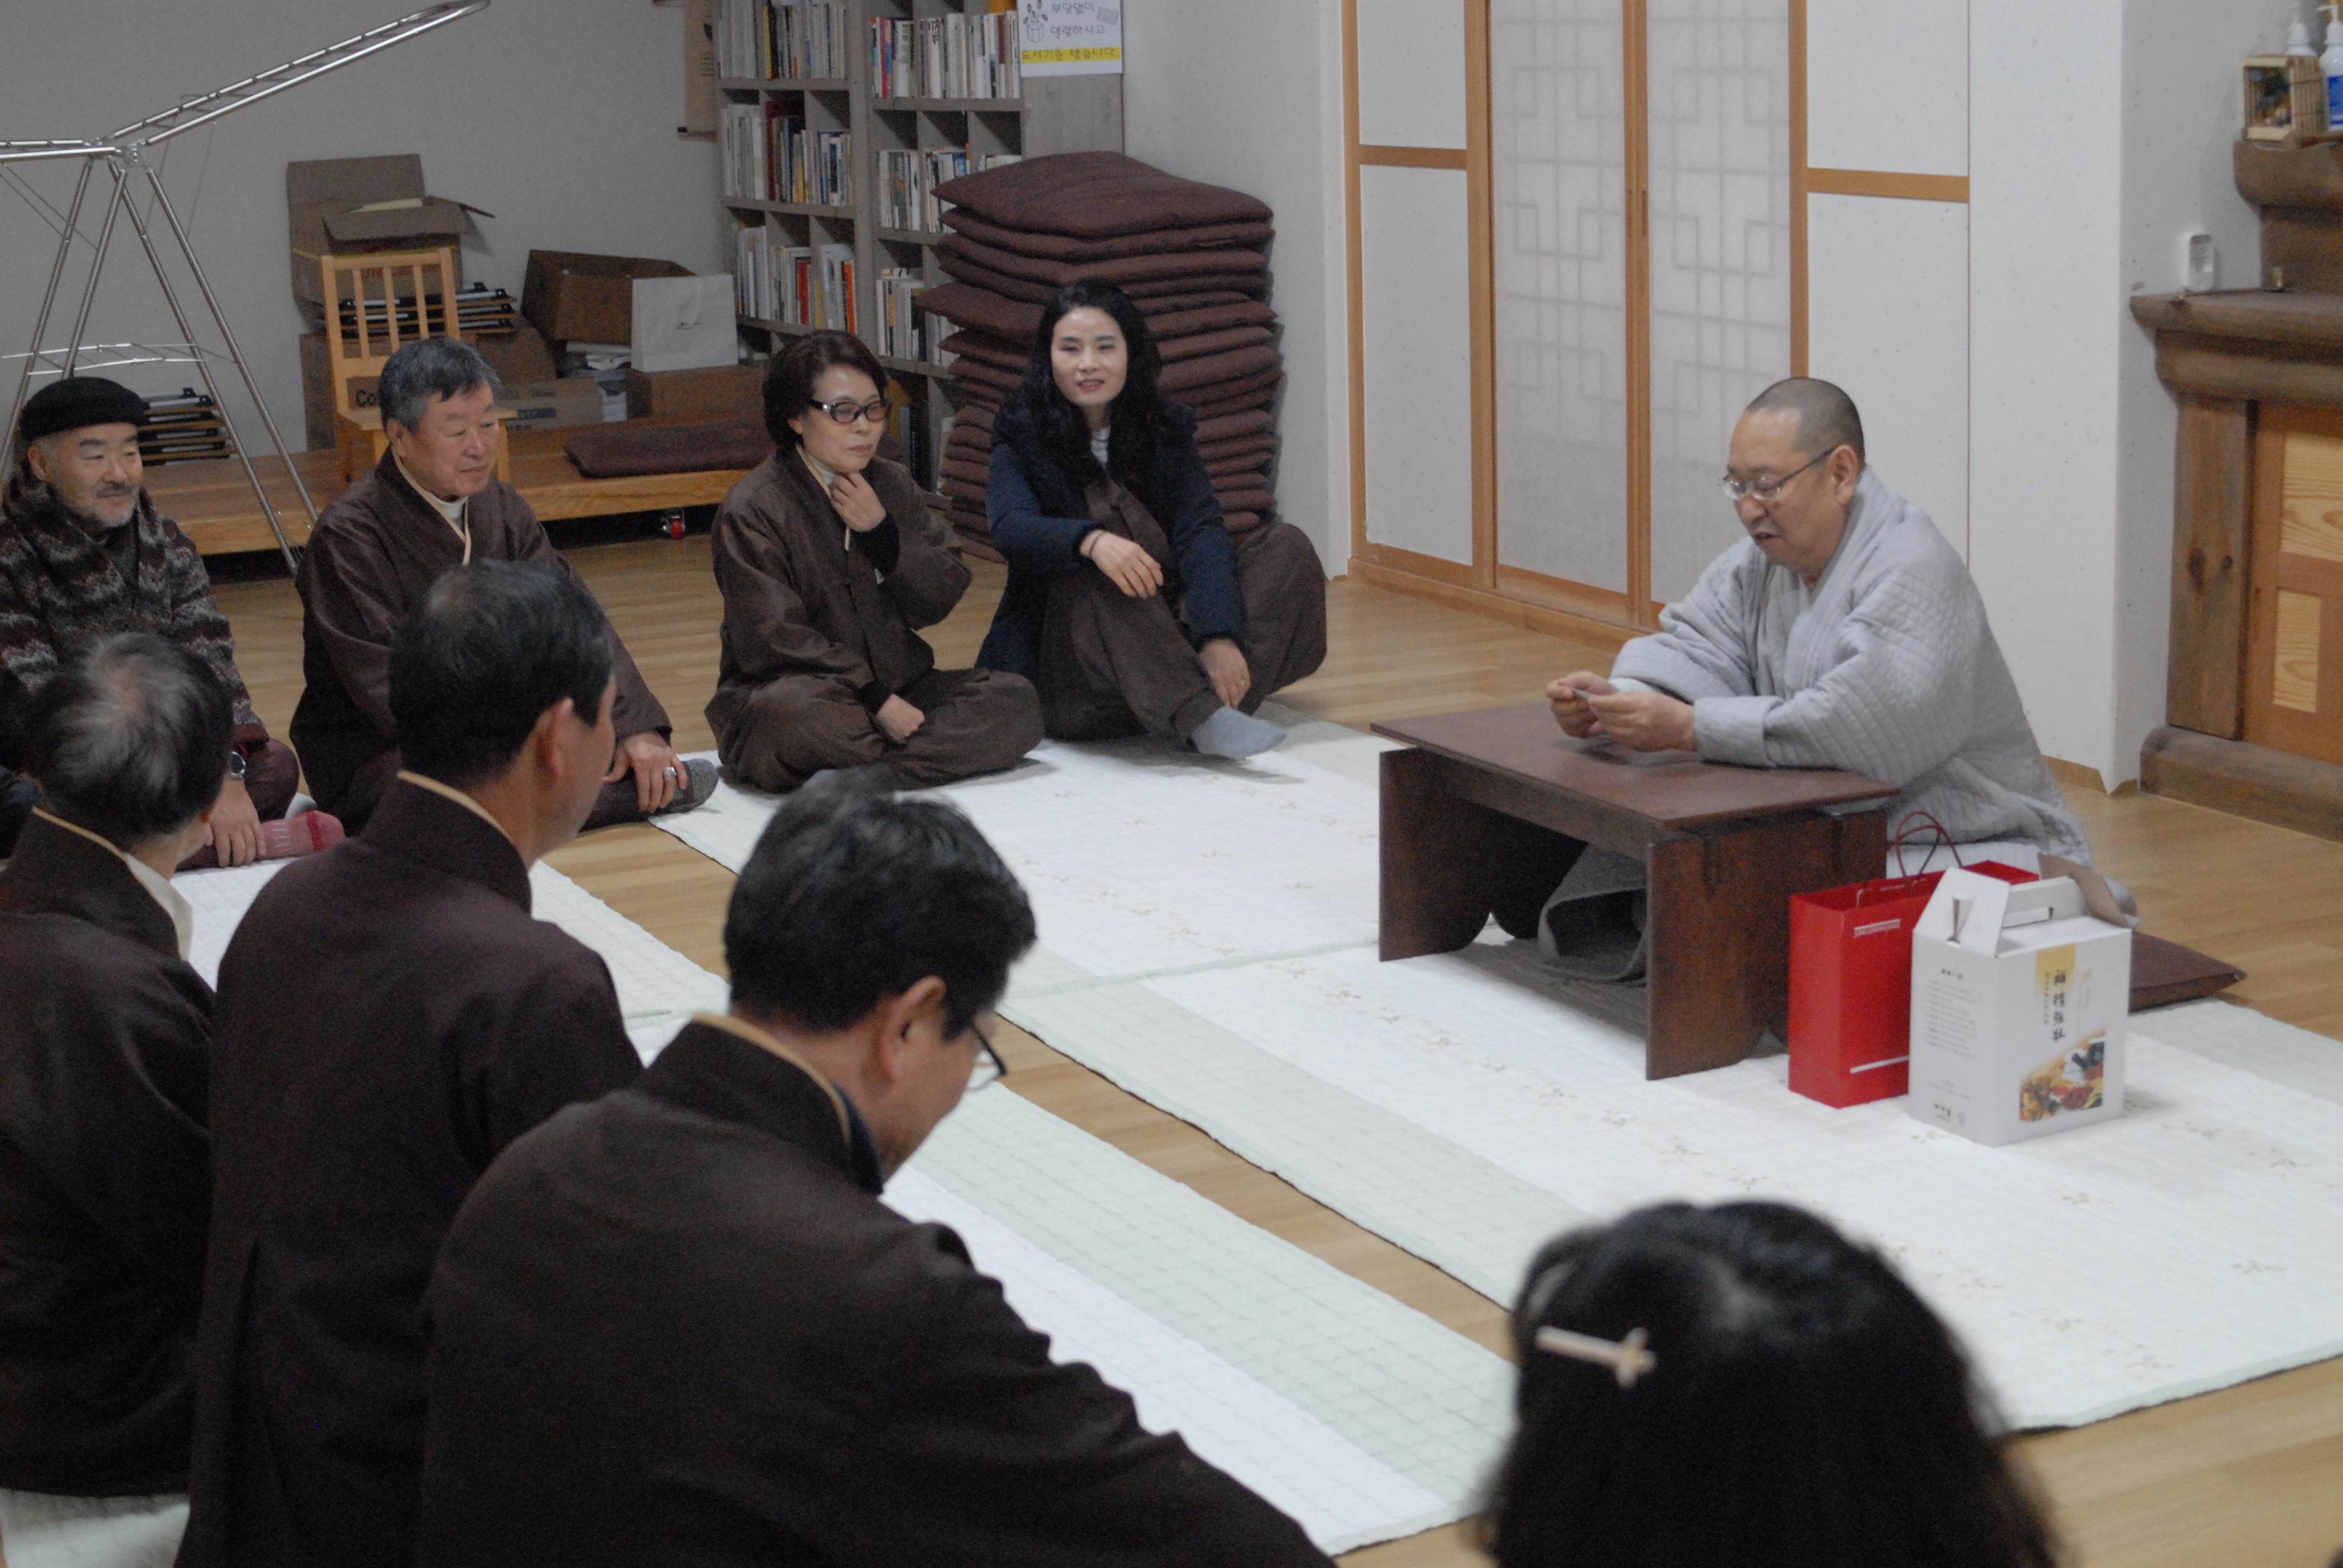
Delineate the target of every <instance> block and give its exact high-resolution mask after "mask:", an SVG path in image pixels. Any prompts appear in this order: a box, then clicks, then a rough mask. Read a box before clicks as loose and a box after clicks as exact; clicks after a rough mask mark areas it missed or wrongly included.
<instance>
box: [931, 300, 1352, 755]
mask: <svg viewBox="0 0 2343 1568" xmlns="http://www.w3.org/2000/svg"><path fill="white" fill-rule="evenodd" d="M1161 369H1162V356H1161V353H1160V352H1159V351H1158V349H1157V348H1156V346H1155V337H1154V334H1153V333H1151V331H1150V330H1149V329H1148V327H1147V323H1146V321H1145V319H1144V318H1142V317H1141V315H1140V313H1139V308H1138V307H1136V306H1134V305H1133V304H1132V303H1131V300H1130V298H1129V297H1127V296H1126V295H1124V293H1123V292H1122V290H1121V289H1120V288H1117V287H1115V286H1113V285H1112V284H1111V283H1105V282H1101V281H1100V280H1097V279H1091V278H1086V279H1084V280H1082V281H1081V282H1079V283H1075V284H1071V285H1070V286H1067V287H1065V288H1063V289H1061V290H1060V291H1059V292H1058V296H1057V297H1056V298H1055V299H1053V300H1052V301H1051V303H1050V304H1049V305H1048V306H1046V307H1043V309H1042V313H1041V327H1040V330H1039V331H1037V332H1036V333H1035V335H1034V338H1033V347H1032V352H1031V355H1030V356H1029V357H1028V358H1027V360H1026V367H1025V380H1024V385H1023V386H1022V387H1020V388H1019V389H1018V391H1017V393H1016V394H1015V395H1014V396H1012V397H1011V398H1010V400H1009V401H1008V403H1007V404H1006V405H1005V406H1004V407H1002V408H1001V413H1000V416H999V417H998V419H997V420H996V421H995V423H994V426H993V443H992V473H991V480H990V494H989V496H988V498H987V508H986V509H987V511H988V513H989V515H990V519H991V524H992V540H993V543H994V544H996V545H997V546H999V547H1000V548H1001V554H1003V555H1004V556H1006V557H1007V558H1008V559H1009V587H1008V588H1007V590H1006V591H1005V592H1004V593H1003V594H1002V596H1001V608H1000V611H999V613H998V614H996V615H995V616H994V618H993V622H992V630H991V631H990V634H989V635H987V637H986V638H985V639H984V649H983V651H982V652H981V653H980V655H978V658H977V662H978V663H979V664H980V665H982V666H983V667H985V668H989V669H998V670H1004V671H1007V672H1009V673H1011V674H1013V675H1021V676H1024V677H1025V678H1027V679H1029V680H1031V681H1032V682H1033V684H1034V685H1035V686H1036V687H1038V688H1039V689H1041V720H1042V724H1043V727H1044V728H1045V729H1047V731H1048V732H1049V733H1050V734H1051V735H1053V736H1056V737H1057V738H1059V739H1065V740H1099V739H1111V738H1114V737H1119V736H1129V735H1138V734H1151V735H1161V736H1166V737H1169V738H1172V739H1179V740H1182V741H1184V742H1186V743H1187V744H1188V745H1190V746H1192V748H1194V749H1196V750H1198V751H1200V752H1203V753H1205V754H1207V755H1210V756H1216V757H1246V756H1251V755H1252V754H1253V753H1255V752H1258V751H1264V750H1267V749H1269V748H1270V747H1272V746H1274V745H1276V744H1277V742H1278V741H1279V740H1280V739H1282V737H1283V734H1284V732H1283V731H1282V730H1281V729H1278V728H1277V726H1275V725H1273V724H1271V723H1268V722H1266V721H1265V720H1262V719H1256V718H1254V717H1253V710H1254V709H1257V708H1259V707H1260V706H1261V703H1262V699H1264V698H1266V697H1268V696H1269V694H1270V693H1272V692H1273V691H1275V690H1277V689H1280V688H1282V687H1285V686H1290V685H1292V683H1293V682H1295V681H1297V680H1300V679H1302V678H1303V677H1304V676H1307V675H1309V674H1310V673H1311V672H1312V671H1313V670H1315V669H1316V668H1318V665H1319V663H1320V661H1321V660H1322V659H1323V658H1325V656H1326V578H1325V572H1324V569H1323V568H1322V567H1321V566H1320V565H1319V561H1318V553H1317V551H1316V550H1315V549H1313V548H1312V547H1311V544H1310V540H1309V538H1307V536H1305V535H1304V534H1303V533H1302V530H1301V529H1299V528H1294V527H1293V526H1292V524H1290V523H1269V524H1265V525H1263V526H1262V527H1261V528H1257V529H1255V530H1253V531H1252V533H1250V534H1248V535H1246V536H1245V538H1244V540H1243V543H1242V547H1240V546H1239V545H1238V544H1236V543H1235V542H1234V541H1232V539H1231V538H1230V537H1229V531H1228V528H1227V526H1226V524H1225V523H1224V521H1223V520H1222V516H1221V506H1220V502H1219V501H1218V500H1217V499H1215V498H1214V497H1213V495H1212V477H1211V475H1210V474H1208V473H1207V472H1206V471H1205V467H1204V460H1203V457H1202V454H1201V453H1199V452H1198V450H1197V448H1196V438H1195V428H1196V418H1195V415H1194V414H1193V413H1192V411H1190V410H1189V409H1188V408H1187V407H1184V406H1182V405H1181V404H1178V403H1174V402H1171V401H1169V400H1167V399H1166V398H1164V397H1162V395H1161V392H1160V391H1159V390H1158V387H1157V378H1158V377H1159V375H1160V374H1161Z"/></svg>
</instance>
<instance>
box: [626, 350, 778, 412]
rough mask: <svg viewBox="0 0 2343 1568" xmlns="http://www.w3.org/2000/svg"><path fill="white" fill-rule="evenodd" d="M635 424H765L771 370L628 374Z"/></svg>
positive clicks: (750, 368) (724, 367)
mask: <svg viewBox="0 0 2343 1568" xmlns="http://www.w3.org/2000/svg"><path fill="white" fill-rule="evenodd" d="M627 417H628V418H630V419H676V420H688V419H745V420H747V421H748V422H749V424H751V425H762V424H763V423H764V422H765V367H764V366H763V365H762V364H756V365H719V366H715V367H711V368H709V369H706V370H635V369H629V370H628V372H627Z"/></svg>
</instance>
